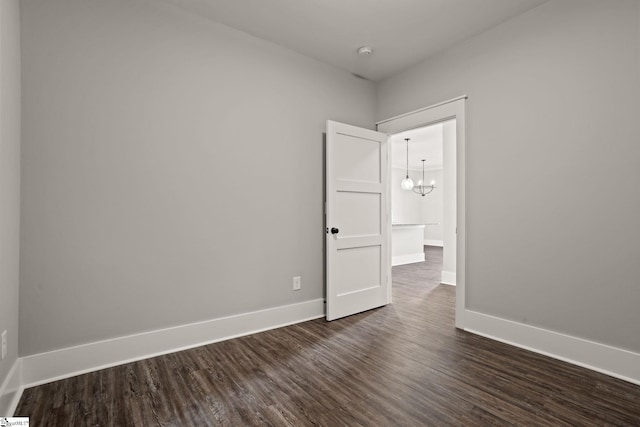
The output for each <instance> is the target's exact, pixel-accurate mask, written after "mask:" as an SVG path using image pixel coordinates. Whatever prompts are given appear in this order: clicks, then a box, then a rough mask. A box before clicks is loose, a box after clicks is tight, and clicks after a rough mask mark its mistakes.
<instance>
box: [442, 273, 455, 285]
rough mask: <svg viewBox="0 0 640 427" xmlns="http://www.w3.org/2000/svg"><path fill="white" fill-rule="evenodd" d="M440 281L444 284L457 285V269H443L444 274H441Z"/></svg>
mask: <svg viewBox="0 0 640 427" xmlns="http://www.w3.org/2000/svg"><path fill="white" fill-rule="evenodd" d="M440 283H442V284H443V285H451V286H455V285H456V272H455V271H444V270H442V275H441V276H440Z"/></svg>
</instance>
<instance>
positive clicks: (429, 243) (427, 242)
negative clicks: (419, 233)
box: [424, 239, 444, 247]
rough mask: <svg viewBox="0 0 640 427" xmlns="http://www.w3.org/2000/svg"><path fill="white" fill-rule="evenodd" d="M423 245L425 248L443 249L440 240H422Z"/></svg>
mask: <svg viewBox="0 0 640 427" xmlns="http://www.w3.org/2000/svg"><path fill="white" fill-rule="evenodd" d="M424 245H425V246H440V247H443V246H444V242H443V241H442V240H431V239H424Z"/></svg>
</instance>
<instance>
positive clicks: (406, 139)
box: [404, 138, 409, 178]
mask: <svg viewBox="0 0 640 427" xmlns="http://www.w3.org/2000/svg"><path fill="white" fill-rule="evenodd" d="M404 140H405V141H407V178H409V138H405V139H404Z"/></svg>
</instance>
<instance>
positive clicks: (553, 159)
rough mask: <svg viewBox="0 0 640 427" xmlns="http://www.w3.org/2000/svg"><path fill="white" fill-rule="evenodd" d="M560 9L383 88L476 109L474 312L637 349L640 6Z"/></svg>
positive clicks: (395, 110)
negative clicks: (459, 101)
mask: <svg viewBox="0 0 640 427" xmlns="http://www.w3.org/2000/svg"><path fill="white" fill-rule="evenodd" d="M638 8H639V2H638V1H637V0H610V1H601V0H562V1H550V2H549V3H546V4H544V5H542V6H540V7H538V8H536V9H534V10H532V11H530V12H528V13H526V14H524V15H521V16H520V17H518V18H516V19H513V20H510V21H508V22H506V23H504V24H502V25H500V26H498V27H495V28H494V29H492V30H490V31H488V32H486V33H484V34H482V35H480V36H478V37H475V38H473V39H470V40H468V41H467V42H465V43H463V44H461V45H458V46H457V47H455V48H452V49H450V50H448V51H445V52H443V53H441V54H440V55H439V56H437V57H435V58H433V59H432V60H429V61H427V62H424V63H422V64H419V65H418V66H415V67H413V68H411V69H410V70H408V71H406V72H404V73H402V74H399V75H397V76H394V77H392V78H390V79H388V80H386V81H384V82H382V83H381V84H380V86H379V93H378V106H379V111H378V113H377V118H378V119H379V120H381V119H385V118H387V117H391V116H394V115H397V114H400V113H404V112H406V111H410V110H414V109H416V108H419V107H423V106H427V105H429V104H432V103H436V102H439V101H442V100H446V99H450V98H453V97H455V96H458V95H462V94H468V95H469V99H468V103H467V174H466V177H467V220H468V228H467V230H468V234H467V237H468V242H467V269H468V270H467V271H468V275H467V306H468V308H469V309H472V310H476V311H479V312H482V313H487V314H490V315H494V316H498V317H502V318H506V319H510V320H514V321H517V322H523V323H526V324H531V325H535V326H540V327H543V328H547V329H550V330H554V331H558V332H562V333H566V334H570V335H574V336H578V337H583V338H586V339H590V340H593V341H597V342H601V343H605V344H610V345H613V346H617V347H621V348H626V349H629V350H633V351H640V333H638V325H640V310H639V309H638V305H639V304H640V286H639V284H638V278H639V277H640V263H639V262H638V260H640V245H639V244H638V242H640V227H639V225H638V218H640V189H639V187H638V183H639V182H640V144H639V141H640V120H638V118H639V117H640V69H639V66H640V58H639V55H640V45H639V44H640V34H639V31H640V25H639V20H640V11H639V10H638Z"/></svg>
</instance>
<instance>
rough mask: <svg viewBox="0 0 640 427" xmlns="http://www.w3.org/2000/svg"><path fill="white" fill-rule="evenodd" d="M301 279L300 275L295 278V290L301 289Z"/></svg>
mask: <svg viewBox="0 0 640 427" xmlns="http://www.w3.org/2000/svg"><path fill="white" fill-rule="evenodd" d="M300 282H301V280H300V276H296V277H294V278H293V290H294V291H299V290H300V285H301V283H300Z"/></svg>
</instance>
